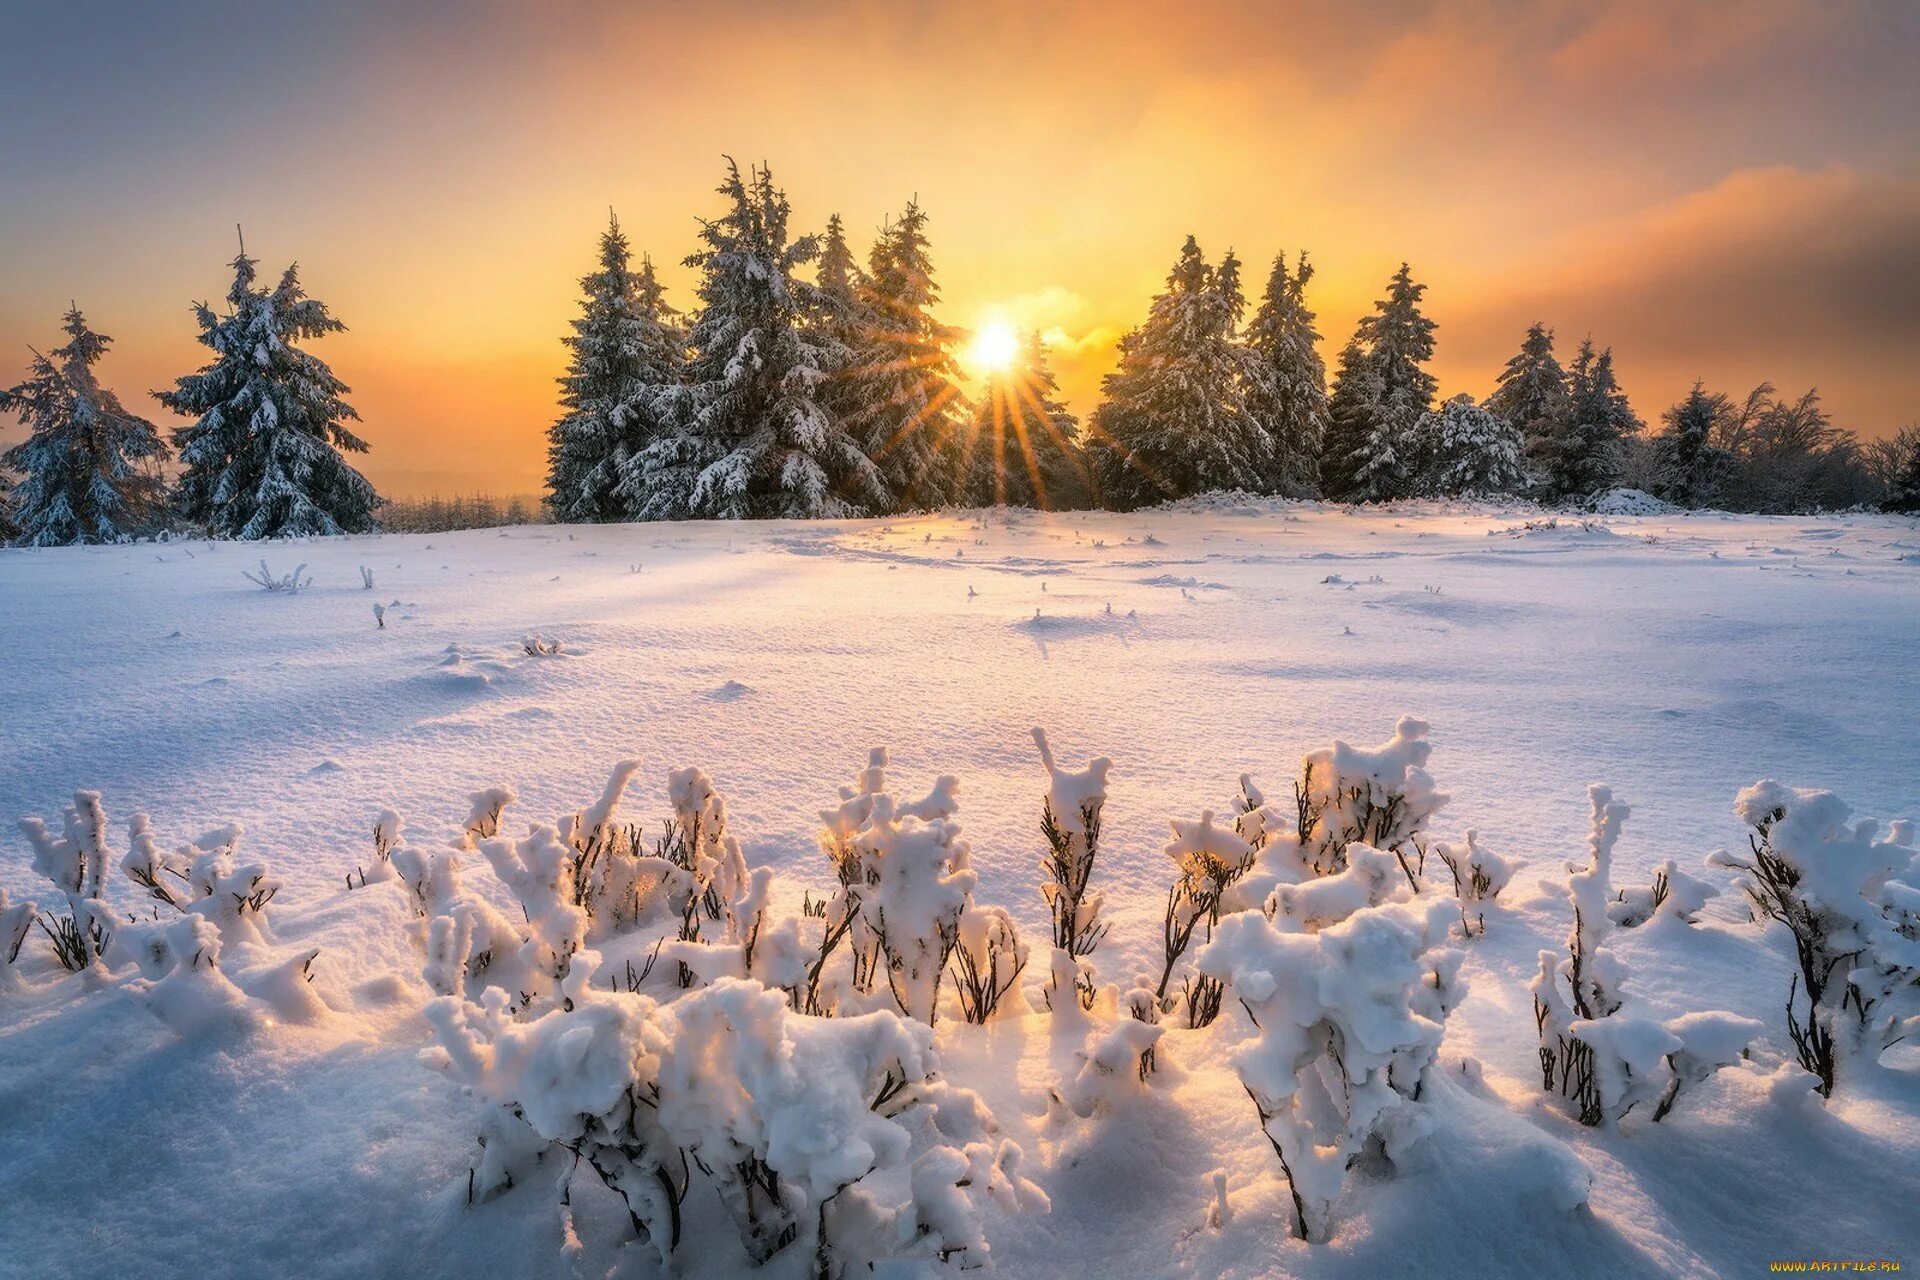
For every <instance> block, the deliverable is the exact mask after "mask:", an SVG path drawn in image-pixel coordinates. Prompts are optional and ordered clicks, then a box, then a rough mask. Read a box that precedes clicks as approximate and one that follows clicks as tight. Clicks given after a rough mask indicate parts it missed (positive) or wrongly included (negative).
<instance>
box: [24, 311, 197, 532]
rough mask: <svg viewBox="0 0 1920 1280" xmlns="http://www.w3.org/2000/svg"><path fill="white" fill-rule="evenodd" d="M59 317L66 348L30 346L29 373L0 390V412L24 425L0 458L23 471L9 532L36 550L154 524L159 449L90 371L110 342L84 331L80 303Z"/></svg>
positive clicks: (149, 428)
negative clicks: (22, 435) (42, 350)
mask: <svg viewBox="0 0 1920 1280" xmlns="http://www.w3.org/2000/svg"><path fill="white" fill-rule="evenodd" d="M64 321H65V330H66V333H67V343H66V345H65V346H62V347H56V348H55V349H54V351H53V354H52V355H51V356H43V355H40V354H39V353H38V352H36V353H35V354H34V358H33V365H32V372H31V373H30V374H29V375H28V377H27V380H26V381H25V382H23V383H21V384H20V385H19V386H16V387H14V388H12V389H11V390H8V391H0V412H10V413H13V414H16V415H18V417H19V418H20V421H21V423H22V425H24V426H25V427H26V428H27V430H28V432H29V434H28V436H27V439H26V440H25V441H24V442H23V443H21V444H18V445H15V446H14V447H13V448H11V449H9V450H7V451H6V453H5V454H4V455H0V467H4V468H8V469H11V470H13V471H17V472H19V473H20V475H21V477H22V480H21V483H20V486H19V489H18V491H17V492H16V493H15V494H14V495H13V522H14V523H15V525H16V526H17V528H16V530H15V531H14V533H13V535H12V536H14V537H16V538H17V539H18V540H19V541H21V542H22V543H25V544H26V545H28V546H36V547H51V546H64V545H66V544H68V543H76V542H83V543H97V542H122V541H125V540H126V539H128V538H131V537H135V536H137V535H139V534H141V533H145V532H148V531H150V530H152V529H153V528H154V527H155V526H156V525H157V524H158V523H159V522H160V517H161V515H162V510H161V507H162V498H163V493H162V486H161V483H160V478H159V475H158V471H157V467H158V464H159V462H160V461H161V459H163V458H164V457H165V455H166V447H165V446H164V445H162V444H161V442H160V436H159V433H158V432H156V431H155V430H154V428H153V424H152V423H151V422H148V421H147V420H146V419H145V418H141V417H137V416H135V415H134V414H131V413H128V412H127V410H126V409H125V408H124V407H122V405H121V404H120V398H119V397H118V396H116V395H114V393H113V392H111V391H109V390H107V388H105V387H103V386H101V385H100V383H99V380H98V379H97V378H95V376H94V372H93V366H94V365H95V364H96V363H98V362H99V360H100V357H101V356H103V355H104V354H106V350H107V347H108V346H109V345H110V344H111V343H112V341H113V340H112V339H111V338H109V337H107V336H106V335H105V334H100V333H95V332H93V330H91V329H89V328H88V327H87V321H86V317H85V316H83V315H81V314H80V309H79V308H78V307H69V309H68V311H67V314H66V316H65V317H64ZM4 497H5V491H4V472H0V499H4ZM4 505H5V504H4V503H3V502H0V506H4ZM3 518H4V514H0V519H3Z"/></svg>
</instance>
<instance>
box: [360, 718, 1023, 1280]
mask: <svg viewBox="0 0 1920 1280" xmlns="http://www.w3.org/2000/svg"><path fill="white" fill-rule="evenodd" d="M885 766H886V757H885V753H884V752H879V751H877V752H875V753H874V756H873V761H872V764H871V766H870V768H869V769H868V770H867V771H866V773H865V774H863V776H862V778H861V779H860V782H859V783H858V784H857V785H856V786H855V787H852V788H848V789H847V790H846V791H844V792H843V794H842V801H843V803H842V805H841V807H840V808H839V809H838V810H833V811H829V812H828V813H827V814H826V815H825V818H826V821H827V831H826V832H825V833H824V834H823V836H822V847H823V848H824V849H826V850H827V852H828V853H829V855H830V856H831V857H833V859H834V862H835V866H836V869H837V870H838V871H839V873H840V878H841V889H840V892H839V893H838V894H837V895H836V896H835V897H834V898H833V899H832V900H830V901H829V902H827V903H825V904H824V906H823V907H821V908H818V909H816V908H815V907H814V906H813V904H812V902H811V899H809V900H808V902H807V903H806V905H805V906H804V907H803V910H802V912H801V914H800V915H799V916H798V917H793V918H784V919H778V920H776V919H772V918H770V915H769V912H768V910H767V901H768V897H769V886H770V881H771V879H772V872H771V871H770V870H768V869H765V868H762V869H758V870H754V871H749V870H748V868H747V866H746V864H745V860H744V859H743V858H742V857H741V854H740V848H739V844H738V842H737V841H735V840H734V839H733V837H732V836H731V835H730V834H728V832H727V822H726V805H725V801H724V799H723V798H722V797H721V796H720V794H719V792H718V791H717V790H716V789H715V788H714V787H713V784H712V782H711V780H710V779H708V778H707V776H706V774H704V773H702V772H701V771H700V770H698V769H680V770H674V771H672V772H670V773H669V775H668V794H669V798H670V801H671V804H672V809H673V817H672V818H671V819H670V820H669V821H668V823H667V824H666V827H665V829H664V834H663V835H662V837H661V838H660V839H659V840H658V841H657V842H656V843H655V844H654V845H653V846H652V851H651V852H649V851H648V850H647V848H646V847H645V846H644V844H643V842H642V841H641V840H640V839H639V837H638V833H637V829H635V828H632V827H627V826H623V825H622V824H620V823H619V822H618V820H617V808H618V803H619V799H620V796H621V793H622V792H623V791H624V790H625V788H626V786H627V783H628V782H629V780H630V779H631V777H632V776H633V773H634V771H635V769H636V768H637V765H636V764H635V763H634V762H631V761H629V762H624V763H622V764H621V765H620V766H618V767H617V768H616V769H615V771H614V773H613V776H612V778H611V779H610V781H609V783H608V785H607V787H606V789H605V791H604V792H603V794H602V796H601V799H600V800H599V802H598V803H596V804H595V805H594V806H592V807H591V808H589V809H586V810H583V811H581V812H580V813H578V814H576V815H574V816H573V817H571V818H570V819H568V820H567V821H566V822H564V823H562V824H560V825H559V826H557V827H554V826H535V827H534V828H532V829H531V831H530V832H529V834H528V836H527V837H526V838H525V839H524V840H520V841H509V840H505V839H501V838H499V837H497V836H496V835H495V834H493V833H494V832H496V831H497V830H498V826H499V818H500V811H501V809H502V807H503V806H504V804H505V803H506V802H507V801H508V800H509V799H510V798H511V793H509V792H507V791H505V790H504V789H499V790H496V791H494V792H488V793H482V794H481V795H480V796H478V797H476V801H475V805H474V813H473V816H472V817H471V818H470V819H469V821H468V823H467V825H466V829H465V830H464V831H463V833H462V836H461V838H460V841H459V843H460V844H461V845H463V846H465V847H469V848H471V847H475V846H477V847H478V849H479V851H480V852H481V853H482V854H483V855H484V856H485V857H486V859H487V861H488V863H489V864H490V865H491V866H492V869H493V871H494V873H495V874H496V875H497V876H498V877H499V878H500V879H501V881H502V882H503V883H504V884H505V885H506V886H507V888H508V889H509V891H510V892H511V893H512V895H513V896H514V898H515V899H517V900H518V903H519V905H520V915H521V916H522V919H521V920H519V921H513V920H509V919H508V918H506V917H505V916H502V915H501V914H500V913H498V912H496V911H494V910H493V909H492V908H491V907H489V906H488V905H487V904H486V903H485V902H484V900H482V899H480V898H478V897H476V896H474V895H470V894H467V893H465V892H463V891H462V890H461V889H460V887H459V881H458V876H457V872H456V870H455V865H454V854H453V853H443V854H436V855H433V856H431V857H426V858H423V857H421V856H419V855H417V854H415V853H414V852H413V851H412V850H411V849H408V848H407V847H406V846H405V845H404V844H397V845H395V846H394V847H393V848H392V850H391V853H390V857H391V861H392V863H393V865H394V868H395V870H396V872H397V873H398V875H399V877H400V879H401V880H402V881H403V882H404V883H405V884H406V885H407V887H408V891H409V892H410V893H411V895H412V896H413V898H414V900H415V902H416V904H419V905H420V906H421V907H422V908H423V910H424V911H425V912H426V914H427V915H428V916H429V921H428V931H427V932H428V937H427V959H426V969H425V972H426V976H427V979H428V981H429V983H430V984H431V985H432V986H433V988H434V990H435V991H436V992H438V993H439V995H438V997H437V998H436V999H435V1000H434V1001H433V1002H432V1003H431V1004H430V1005H429V1006H428V1008H427V1016H428V1019H429V1021H430V1022H431V1023H432V1024H433V1026H434V1027H435V1029H436V1031H437V1033H438V1038H439V1048H438V1049H437V1050H435V1051H433V1052H432V1054H431V1059H432V1061H434V1062H435V1063H436V1064H437V1065H439V1066H440V1067H441V1068H442V1069H444V1070H446V1071H447V1072H448V1073H449V1074H451V1075H452V1076H453V1077H454V1078H456V1079H458V1080H460V1081H461V1082H462V1083H464V1084H465V1085H467V1086H468V1087H469V1088H471V1089H472V1090H473V1091H474V1092H475V1093H476V1094H478V1095H479V1096H481V1097H483V1098H486V1099H488V1100H489V1101H490V1102H491V1103H493V1104H495V1105H494V1106H493V1107H492V1108H491V1109H490V1110H489V1112H488V1113H487V1117H486V1119H485V1120H484V1122H483V1131H482V1140H483V1148H482V1150H483V1155H482V1159H481V1161H480V1162H479V1163H478V1164H476V1166H475V1167H474V1169H473V1171H472V1173H471V1175H470V1179H469V1194H470V1197H473V1198H485V1197H489V1196H492V1195H496V1194H499V1193H500V1192H502V1191H505V1190H506V1189H508V1188H510V1187H512V1186H513V1185H515V1184H516V1182H524V1181H526V1180H528V1179H529V1178H531V1177H532V1176H533V1175H534V1174H535V1172H536V1171H537V1170H538V1169H540V1168H541V1167H543V1166H544V1167H546V1168H548V1169H551V1170H553V1171H554V1174H553V1176H554V1178H555V1179H556V1180H557V1182H558V1186H559V1188H560V1194H561V1202H562V1203H563V1204H567V1203H570V1199H569V1196H568V1188H569V1187H570V1184H571V1181H572V1179H573V1176H574V1173H575V1171H576V1170H578V1169H579V1168H581V1167H582V1166H584V1167H585V1168H587V1169H591V1170H592V1171H593V1173H594V1174H595V1175H596V1176H597V1177H598V1178H599V1180H600V1181H601V1182H603V1183H604V1184H605V1185H606V1186H607V1187H609V1188H611V1189H612V1190H613V1191H615V1192H617V1193H618V1194H619V1195H620V1196H621V1198H622V1200H623V1201H624V1202H625V1204H626V1207H627V1211H628V1214H629V1218H630V1221H631V1223H632V1226H633V1229H634V1231H635V1233H636V1234H637V1235H638V1236H639V1237H641V1238H642V1239H644V1240H647V1241H649V1242H650V1243H651V1245H652V1246H653V1248H654V1249H655V1250H656V1251H657V1253H658V1254H659V1256H660V1258H661V1259H662V1261H663V1262H664V1261H666V1260H668V1259H669V1258H671V1257H672V1256H673V1254H674V1252H675V1250H676V1249H677V1248H679V1247H680V1245H681V1244H682V1241H683V1228H682V1222H681V1216H680V1206H681V1205H682V1203H683V1202H684V1201H685V1199H686V1197H687V1196H688V1195H689V1194H690V1191H691V1189H692V1187H693V1185H694V1183H695V1182H696V1181H704V1182H705V1183H707V1184H708V1185H710V1186H711V1187H712V1189H713V1190H714V1191H715V1192H717V1194H718V1195H719V1198H720V1200H721V1202H722V1203H723V1204H724V1205H725V1206H726V1207H727V1209H728V1211H729V1213H730V1214H731V1215H732V1217H733V1219H734V1223H735V1226H736V1228H737V1229H738V1232H739V1236H740V1242H741V1246H742V1248H743V1249H744V1250H745V1253H746V1256H747V1258H748V1259H749V1260H750V1261H752V1262H753V1263H756V1264H758V1263H762V1262H766V1261H767V1260H769V1259H771V1258H773V1257H774V1256H776V1255H778V1254H781V1253H783V1252H786V1251H788V1250H801V1251H804V1252H803V1256H805V1257H807V1258H808V1259H809V1261H810V1271H811V1274H812V1275H813V1276H815V1277H817V1278H819V1280H836V1278H838V1277H842V1276H849V1275H854V1274H865V1273H867V1272H868V1271H870V1270H871V1269H873V1268H874V1267H875V1265H876V1264H880V1263H883V1262H887V1261H890V1260H897V1261H906V1262H909V1263H917V1264H919V1265H920V1266H922V1267H925V1268H932V1269H934V1270H936V1271H947V1270H955V1271H958V1270H972V1269H978V1268H981V1267H984V1266H986V1265H988V1261H989V1248H988V1244H987V1241H986V1238H985V1236H984V1234H983V1232H982V1227H981V1221H980V1219H981V1213H982V1210H983V1208H984V1206H985V1204H986V1202H987V1201H988V1200H992V1201H994V1202H995V1203H997V1204H999V1205H1000V1206H1001V1207H1002V1208H1005V1209H1008V1210H1020V1209H1035V1210H1044V1208H1045V1207H1046V1198H1045V1197H1044V1196H1043V1195H1042V1194H1041V1193H1040V1191H1039V1189H1038V1188H1037V1187H1035V1186H1034V1185H1033V1184H1032V1183H1031V1182H1029V1181H1027V1180H1026V1178H1024V1177H1023V1176H1022V1175H1021V1173H1020V1150H1019V1148H1018V1147H1017V1146H1015V1145H1014V1144H1013V1143H1011V1142H1008V1141H1006V1140H1004V1139H1001V1138H999V1137H997V1133H996V1126H995V1125H994V1123H993V1120H992V1117H991V1116H990V1115H989V1114H988V1112H987V1111H986V1109H985V1107H984V1106H983V1105H982V1104H981V1102H980V1100H979V1098H977V1097H976V1096H975V1095H973V1094H971V1093H969V1092H967V1091H965V1090H962V1089H957V1088H954V1087H953V1086H950V1085H947V1084H945V1083H943V1082H942V1081H941V1080H940V1079H939V1078H938V1074H937V1070H936V1063H935V1060H934V1056H933V1037H932V1029H931V1023H932V1021H933V1018H934V1016H935V1011H936V1009H937V1007H938V1005H939V1003H940V995H941V983H940V978H941V974H942V972H943V971H944V970H945V969H946V968H947V967H948V965H949V963H950V962H952V961H953V958H954V956H955V955H956V954H959V953H961V952H965V953H966V954H967V955H968V956H970V957H972V958H974V960H975V961H976V962H977V963H975V964H974V966H973V968H972V969H971V970H968V969H967V968H966V967H965V964H964V962H962V963H959V964H956V966H955V967H956V970H957V971H958V972H959V973H960V974H961V979H962V981H961V985H962V986H963V988H965V989H964V990H963V992H962V994H961V995H960V997H959V1003H960V1004H961V1006H962V1008H963V1010H964V1011H967V1014H968V1016H969V1018H974V1017H975V1016H976V1014H977V1018H978V1020H981V1021H984V1020H986V1018H988V1017H991V1016H992V1015H993V1012H994V1010H995V1008H997V1007H998V1005H999V1003H1000V1001H1001V1000H1002V999H1004V998H1005V997H1006V996H1007V995H1008V994H1009V992H1010V991H1011V990H1012V989H1013V987H1014V985H1015V982H1016V980H1017V978H1018V976H1019V973H1020V969H1021V968H1022V967H1023V965H1024V962H1025V955H1024V949H1023V948H1022V947H1021V946H1020V945H1019V942H1018V938H1017V936H1016V935H1015V934H1014V932H1013V928H1012V922H1011V920H1009V919H1007V918H1006V917H1005V913H1004V912H997V911H992V910H988V911H984V912H981V911H976V912H973V913H969V911H968V907H969V905H970V893H971V889H972V883H973V875H972V872H971V870H969V869H968V867H967V865H966V862H967V855H966V846H965V842H964V841H961V840H960V839H959V834H958V827H957V826H956V825H955V824H954V823H953V822H952V818H951V815H952V813H953V810H954V801H953V793H954V789H955V783H954V780H953V779H951V778H941V779H940V780H939V781H938V782H937V783H936V785H935V787H934V790H933V792H932V793H931V794H930V795H929V796H928V797H927V798H926V799H924V800H922V801H919V802H916V803H913V804H900V803H898V802H896V801H895V800H894V798H893V796H892V795H891V794H890V793H889V792H888V791H887V790H886V780H885V773H884V770H885ZM398 830H399V828H398V823H397V820H396V821H394V822H391V823H389V821H388V815H383V817H382V819H381V822H380V823H379V824H378V825H377V827H376V831H377V832H380V833H384V832H388V831H391V832H392V833H393V839H395V840H397V839H398ZM970 914H971V915H972V917H973V918H972V919H969V915H970ZM856 925H857V932H858V940H857V941H856V942H853V943H852V945H851V948H850V949H852V950H854V951H859V950H860V949H862V948H864V949H865V951H864V955H865V960H864V963H863V964H861V965H860V967H859V974H858V977H859V979H860V981H856V980H855V979H854V978H853V977H852V976H847V975H843V976H841V977H839V978H835V979H829V978H828V977H827V975H826V974H825V972H824V971H825V969H826V967H827V964H828V961H829V960H830V959H832V958H833V957H834V955H835V954H836V953H837V951H838V950H839V949H840V947H841V946H842V944H843V943H847V942H848V941H849V940H850V939H852V938H853V937H854V935H855V933H856ZM709 930H712V932H711V933H709V932H708V931H709ZM809 931H817V933H818V937H819V941H817V942H810V941H808V939H807V934H808V932H809ZM650 937H651V938H653V939H654V940H653V942H652V945H651V948H650V949H649V947H648V945H647V940H648V939H649V938H650ZM590 941H591V942H593V943H594V947H592V948H590V947H589V946H588V945H587V944H588V943H589V942H590ZM600 948H604V950H602V949H600ZM640 956H644V957H645V959H644V961H643V962H642V963H641V964H640V965H639V966H638V967H636V965H635V963H634V961H635V958H636V957H640ZM663 956H664V957H666V958H669V959H671V960H674V961H676V962H677V968H678V970H679V976H678V977H677V978H676V979H674V980H671V981H666V980H663V979H662V977H660V976H655V965H654V960H655V959H657V958H660V957H663ZM662 972H664V971H662ZM969 973H970V974H971V975H972V979H973V980H972V981H968V980H967V975H968V974H969ZM883 979H884V982H883V981H882V980H883ZM862 981H863V982H864V984H865V985H864V986H862V985H861V982H862ZM882 995H884V996H885V997H886V998H887V999H888V1000H889V1002H890V1003H892V1004H893V1005H894V1008H891V1009H889V1008H863V1007H864V1006H867V1005H870V1004H871V1003H872V1002H873V1001H874V1000H875V999H877V998H879V997H881V996H882ZM827 1015H833V1016H827Z"/></svg>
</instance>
